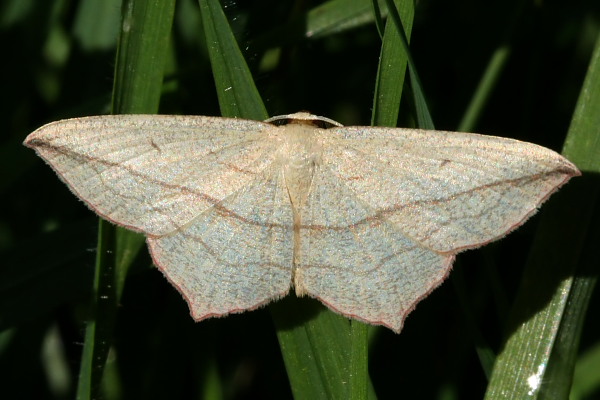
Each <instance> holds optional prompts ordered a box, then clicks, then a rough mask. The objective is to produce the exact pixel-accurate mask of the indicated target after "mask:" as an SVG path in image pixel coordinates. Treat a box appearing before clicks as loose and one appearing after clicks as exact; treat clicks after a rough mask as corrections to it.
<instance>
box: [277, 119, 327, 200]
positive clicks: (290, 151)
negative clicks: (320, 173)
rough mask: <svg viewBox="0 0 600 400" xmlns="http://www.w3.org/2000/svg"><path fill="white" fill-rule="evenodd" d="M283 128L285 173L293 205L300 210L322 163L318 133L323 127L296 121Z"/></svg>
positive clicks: (282, 161) (282, 159)
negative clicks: (316, 171) (316, 170)
mask: <svg viewBox="0 0 600 400" xmlns="http://www.w3.org/2000/svg"><path fill="white" fill-rule="evenodd" d="M281 129H285V135H284V145H283V148H282V153H281V163H282V167H283V174H284V177H285V183H286V186H287V189H288V193H289V195H290V200H291V202H292V205H293V206H294V208H296V209H297V210H298V209H300V208H301V207H302V205H303V204H304V202H305V201H306V198H307V197H308V194H309V192H310V188H311V184H312V181H313V176H314V173H315V169H316V168H317V167H318V165H319V164H320V163H321V154H322V146H321V143H320V141H319V140H318V138H317V136H318V135H316V132H318V131H320V130H321V129H320V128H316V127H314V126H311V125H305V124H295V123H292V124H288V125H284V126H282V127H281Z"/></svg>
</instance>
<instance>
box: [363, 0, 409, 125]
mask: <svg viewBox="0 0 600 400" xmlns="http://www.w3.org/2000/svg"><path fill="white" fill-rule="evenodd" d="M396 6H397V7H398V10H399V13H400V15H401V18H402V21H403V25H404V28H405V29H406V37H407V38H408V39H410V33H411V31H412V25H413V18H414V13H415V10H414V4H413V2H412V1H405V0H401V1H397V2H396ZM407 62H408V53H407V49H406V48H405V47H404V46H402V38H401V35H400V33H399V32H398V25H397V24H394V23H392V21H390V20H388V23H387V24H386V25H385V31H384V35H383V43H382V46H381V55H380V57H379V65H378V69H377V81H376V82H375V97H374V99H373V113H372V117H371V124H372V125H377V126H392V127H395V126H396V123H397V122H398V110H399V109H400V99H401V97H402V89H403V87H404V77H405V75H406V64H407Z"/></svg>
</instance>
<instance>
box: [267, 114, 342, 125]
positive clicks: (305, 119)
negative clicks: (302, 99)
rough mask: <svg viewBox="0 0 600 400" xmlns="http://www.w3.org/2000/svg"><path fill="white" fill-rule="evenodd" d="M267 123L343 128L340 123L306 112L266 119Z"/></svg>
mask: <svg viewBox="0 0 600 400" xmlns="http://www.w3.org/2000/svg"><path fill="white" fill-rule="evenodd" d="M265 122H268V123H270V124H273V125H278V126H279V125H288V124H297V125H309V126H314V127H317V128H321V129H329V128H332V127H334V126H343V125H342V124H340V123H339V122H337V121H334V120H332V119H329V118H326V117H321V116H318V115H313V114H311V113H308V112H305V111H301V112H297V113H294V114H286V115H278V116H276V117H271V118H269V119H266V120H265Z"/></svg>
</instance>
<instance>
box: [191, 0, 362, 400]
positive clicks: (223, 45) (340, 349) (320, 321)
mask: <svg viewBox="0 0 600 400" xmlns="http://www.w3.org/2000/svg"><path fill="white" fill-rule="evenodd" d="M200 8H201V11H202V21H203V25H204V30H205V36H206V42H207V43H208V51H209V55H210V60H211V65H212V68H213V76H214V79H215V85H216V87H217V94H218V97H219V104H220V106H221V111H222V113H223V115H227V116H240V117H244V118H250V119H258V120H260V119H264V118H266V110H265V108H264V105H263V102H262V100H261V98H260V95H259V93H258V90H257V89H256V86H255V84H254V81H253V80H252V74H251V72H250V70H249V69H248V67H247V64H246V62H245V60H244V58H243V56H242V53H241V51H240V50H239V47H238V45H237V42H236V40H235V37H234V35H233V33H232V32H231V28H230V27H229V23H228V21H227V18H226V17H225V14H224V13H223V11H222V9H221V6H220V3H219V2H218V1H215V0H200ZM282 307H285V309H283V308H282ZM290 308H296V309H297V311H296V312H290ZM271 309H272V315H273V318H274V321H275V324H276V325H277V327H278V338H279V342H280V347H281V350H282V355H283V357H284V361H285V363H286V369H287V372H288V376H289V379H290V384H291V386H292V391H293V392H294V395H295V397H296V398H298V399H302V398H306V399H312V398H315V396H317V397H322V396H326V397H329V398H340V399H341V398H346V396H347V394H348V393H349V392H348V386H350V387H351V388H352V389H355V388H356V390H358V391H360V393H362V394H361V395H360V396H361V398H364V393H365V391H366V390H367V388H370V383H368V382H369V381H368V375H367V373H366V372H367V360H366V351H365V349H364V346H366V341H367V336H366V334H364V335H361V332H362V330H363V329H364V330H366V329H365V328H362V329H361V328H356V331H355V332H354V336H353V337H354V340H355V341H356V342H357V343H358V347H357V350H356V352H354V353H353V352H352V351H353V347H352V346H350V345H349V343H348V341H349V335H350V332H351V328H350V324H349V323H348V320H347V319H346V318H343V317H340V316H339V315H336V314H334V313H332V312H331V311H329V310H325V309H323V307H322V306H320V305H315V304H311V303H310V302H308V303H307V302H304V301H302V300H298V299H295V298H293V296H291V297H290V298H288V299H286V301H283V302H281V303H279V304H275V305H272V306H271ZM315 310H316V313H317V314H318V317H316V318H310V317H309V318H307V319H306V320H305V321H301V320H299V319H298V316H299V315H305V316H309V315H311V314H312V313H313V312H315ZM290 316H293V318H292V320H291V321H290V319H289V317H290ZM299 321H300V322H299ZM301 322H302V323H301ZM300 323H301V324H300ZM363 343H364V344H363ZM361 344H362V345H361ZM351 365H352V367H353V370H355V371H360V372H361V374H352V373H351V372H350V366H351ZM348 382H349V384H348Z"/></svg>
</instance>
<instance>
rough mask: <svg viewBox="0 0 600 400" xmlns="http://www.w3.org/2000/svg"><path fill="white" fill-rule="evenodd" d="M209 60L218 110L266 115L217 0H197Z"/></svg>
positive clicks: (246, 115)
mask: <svg viewBox="0 0 600 400" xmlns="http://www.w3.org/2000/svg"><path fill="white" fill-rule="evenodd" d="M199 3H200V10H201V12H202V24H203V26H204V35H205V37H206V44H207V46H208V53H209V56H210V64H211V66H212V72H213V76H214V80H215V85H216V87H217V96H218V97H219V105H220V107H221V113H222V114H223V116H226V117H242V118H248V119H255V120H258V121H260V120H264V119H267V118H268V114H267V110H266V108H265V106H264V103H263V101H262V99H261V97H260V94H259V93H258V89H256V85H255V84H254V80H253V79H252V73H251V72H250V70H249V69H248V65H247V64H246V60H244V56H243V55H242V52H241V51H240V48H239V46H238V44H237V42H236V40H235V37H234V35H233V32H232V31H231V27H230V26H229V21H227V18H226V17H225V14H224V13H223V9H222V8H221V3H219V1H217V0H199Z"/></svg>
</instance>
